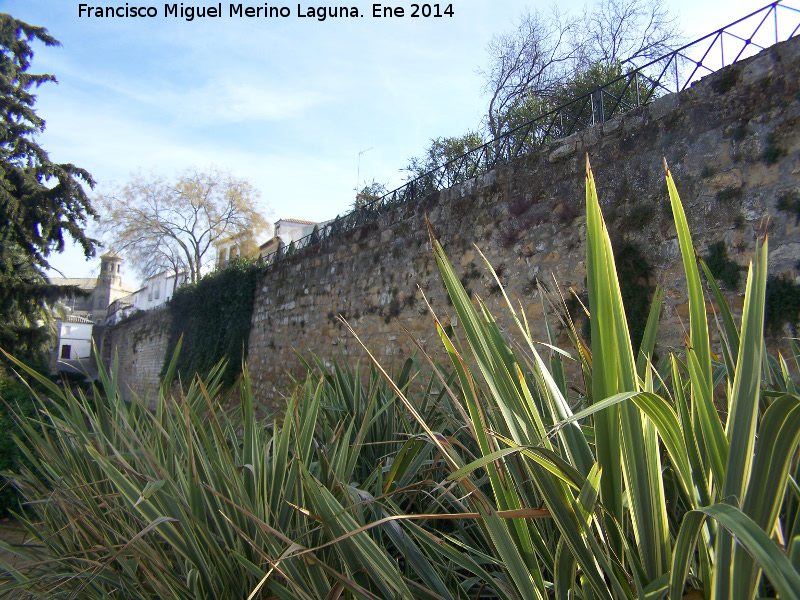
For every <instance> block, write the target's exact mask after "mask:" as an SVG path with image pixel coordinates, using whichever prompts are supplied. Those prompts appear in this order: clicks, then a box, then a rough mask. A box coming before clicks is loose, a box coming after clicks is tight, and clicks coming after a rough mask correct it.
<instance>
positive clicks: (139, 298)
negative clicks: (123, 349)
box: [107, 271, 187, 325]
mask: <svg viewBox="0 0 800 600" xmlns="http://www.w3.org/2000/svg"><path fill="white" fill-rule="evenodd" d="M176 279H177V284H176V283H175V282H176ZM186 281H187V277H186V273H180V274H179V275H178V276H177V278H176V276H175V274H174V273H169V272H167V271H164V272H163V273H159V274H158V275H153V276H152V277H148V278H147V279H145V280H144V285H143V286H142V287H141V288H139V289H138V290H136V291H135V292H133V293H132V294H129V295H128V296H125V297H123V298H119V299H118V300H116V301H115V302H113V303H112V304H111V306H109V308H108V315H109V316H108V321H107V324H109V325H115V324H116V323H119V322H120V321H121V320H122V319H124V318H126V317H128V316H130V315H132V314H133V313H135V312H139V311H144V310H152V309H154V308H158V307H159V306H163V305H164V304H166V303H167V302H168V301H169V300H170V299H171V298H172V296H173V294H174V293H175V290H177V289H178V288H179V287H180V286H182V285H183V284H184V283H186Z"/></svg>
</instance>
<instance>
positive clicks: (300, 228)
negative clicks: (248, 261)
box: [259, 219, 325, 257]
mask: <svg viewBox="0 0 800 600" xmlns="http://www.w3.org/2000/svg"><path fill="white" fill-rule="evenodd" d="M324 224H325V223H318V222H316V221H303V220H301V219H278V220H277V221H275V227H274V229H273V232H274V233H273V236H272V238H270V239H269V240H267V241H266V242H264V243H263V244H261V246H259V255H260V256H262V257H263V256H267V255H269V254H272V253H273V252H275V251H276V250H279V249H281V248H283V247H284V246H288V245H289V244H291V243H292V242H296V241H297V240H299V239H301V238H304V237H306V236H307V235H311V233H312V232H313V231H314V227H315V226H316V227H318V228H320V229H321V228H322V226H323V225H324Z"/></svg>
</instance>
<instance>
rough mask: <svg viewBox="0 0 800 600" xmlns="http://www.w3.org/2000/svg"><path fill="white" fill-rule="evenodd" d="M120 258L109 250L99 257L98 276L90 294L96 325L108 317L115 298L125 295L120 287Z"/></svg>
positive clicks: (93, 318)
mask: <svg viewBox="0 0 800 600" xmlns="http://www.w3.org/2000/svg"><path fill="white" fill-rule="evenodd" d="M121 270H122V257H121V256H120V255H119V254H117V253H116V252H114V251H113V250H109V251H108V252H106V253H105V254H103V256H101V257H100V276H99V277H98V278H97V285H95V288H94V291H93V292H92V320H93V321H94V322H95V323H98V322H100V321H102V320H104V319H105V318H106V316H107V315H108V306H109V304H111V303H112V302H113V301H114V300H116V299H117V298H120V297H122V296H125V295H127V293H128V291H127V290H124V289H123V287H122V275H121V273H120V271H121Z"/></svg>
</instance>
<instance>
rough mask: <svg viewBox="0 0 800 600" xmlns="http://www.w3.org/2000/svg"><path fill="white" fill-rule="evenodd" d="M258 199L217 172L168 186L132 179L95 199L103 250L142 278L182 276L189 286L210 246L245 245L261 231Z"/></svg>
mask: <svg viewBox="0 0 800 600" xmlns="http://www.w3.org/2000/svg"><path fill="white" fill-rule="evenodd" d="M258 197H259V193H258V191H257V190H255V189H254V188H253V186H252V185H250V183H249V182H248V181H246V180H245V179H237V178H235V177H234V176H233V175H231V174H230V173H225V172H222V171H219V170H217V169H209V170H206V171H197V170H192V171H187V172H185V173H183V174H182V175H181V176H180V177H178V178H177V179H176V180H174V181H170V180H166V179H164V178H162V177H157V176H149V177H145V176H144V175H142V174H138V175H135V176H134V177H133V178H132V180H131V181H130V182H129V183H128V184H127V185H125V186H124V187H123V188H121V189H118V190H115V191H113V192H110V193H106V194H103V195H101V196H100V197H99V199H98V204H99V206H100V211H101V215H102V217H101V230H102V231H103V233H104V237H105V238H106V239H107V240H108V242H109V244H108V245H111V246H113V247H114V248H115V249H117V251H119V252H125V253H126V255H127V257H128V259H129V260H130V261H131V262H132V263H133V265H134V266H135V267H136V268H137V269H138V271H139V273H140V274H141V275H142V276H143V277H150V276H153V275H156V274H158V273H161V272H164V271H169V272H171V273H173V274H175V275H176V279H177V276H178V275H179V274H181V273H184V272H185V273H187V274H188V277H189V279H190V281H191V282H192V283H194V282H196V281H197V280H198V279H199V278H200V275H201V272H202V268H203V266H204V265H205V264H206V263H207V262H208V256H209V254H210V252H209V251H211V250H213V248H214V246H215V244H216V243H218V242H221V241H224V240H226V239H230V238H234V239H236V238H238V239H240V240H241V241H242V243H243V244H244V243H246V242H247V241H250V240H251V239H252V238H254V237H255V236H256V235H258V234H259V233H261V232H263V231H264V230H265V229H266V228H267V227H268V225H267V222H266V220H265V219H264V217H263V216H262V215H261V212H260V211H259V207H258V204H257V200H258Z"/></svg>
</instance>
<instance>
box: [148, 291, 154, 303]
mask: <svg viewBox="0 0 800 600" xmlns="http://www.w3.org/2000/svg"><path fill="white" fill-rule="evenodd" d="M147 301H148V302H152V301H153V290H152V289H150V290H147Z"/></svg>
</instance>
